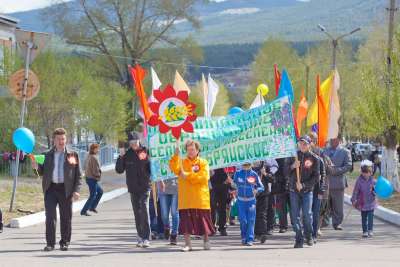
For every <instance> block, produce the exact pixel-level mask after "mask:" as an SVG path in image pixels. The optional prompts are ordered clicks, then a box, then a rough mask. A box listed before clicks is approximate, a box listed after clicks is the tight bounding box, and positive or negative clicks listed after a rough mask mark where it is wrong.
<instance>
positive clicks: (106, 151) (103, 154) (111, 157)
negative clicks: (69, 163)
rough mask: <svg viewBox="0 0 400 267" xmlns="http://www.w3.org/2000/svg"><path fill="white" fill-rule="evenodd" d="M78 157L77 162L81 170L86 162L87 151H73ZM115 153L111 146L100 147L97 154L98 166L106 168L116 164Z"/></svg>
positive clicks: (115, 150)
mask: <svg viewBox="0 0 400 267" xmlns="http://www.w3.org/2000/svg"><path fill="white" fill-rule="evenodd" d="M75 151H76V152H77V153H78V155H79V161H80V164H81V168H84V164H85V161H86V157H87V155H88V154H89V152H88V151H86V150H75ZM116 152H117V149H116V148H115V147H113V146H112V145H105V146H102V147H100V152H99V162H100V166H106V165H110V164H113V163H115V162H116V160H117V159H116V157H115V155H116Z"/></svg>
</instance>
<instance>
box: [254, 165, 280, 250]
mask: <svg viewBox="0 0 400 267" xmlns="http://www.w3.org/2000/svg"><path fill="white" fill-rule="evenodd" d="M253 170H254V171H255V172H257V174H258V175H259V177H260V178H261V182H262V184H263V186H264V192H262V193H260V194H258V195H257V201H256V222H255V227H254V234H255V235H256V237H257V238H258V239H259V240H260V242H261V243H262V244H263V243H265V241H266V240H267V235H271V234H272V230H273V228H274V220H275V212H274V210H273V207H272V205H273V203H272V202H273V195H272V192H271V191H272V184H273V183H274V180H275V177H274V175H275V173H276V172H277V171H278V163H277V162H276V160H275V159H269V160H266V161H261V162H260V163H259V164H256V165H254V166H253Z"/></svg>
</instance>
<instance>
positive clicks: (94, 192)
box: [81, 177, 103, 214]
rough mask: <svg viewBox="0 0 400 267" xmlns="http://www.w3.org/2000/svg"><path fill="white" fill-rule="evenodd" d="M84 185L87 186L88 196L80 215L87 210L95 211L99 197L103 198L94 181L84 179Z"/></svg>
mask: <svg viewBox="0 0 400 267" xmlns="http://www.w3.org/2000/svg"><path fill="white" fill-rule="evenodd" d="M86 183H87V185H88V186H89V191H90V195H89V198H88V200H87V201H86V203H85V206H83V208H82V210H81V214H83V213H86V212H87V211H88V210H94V209H96V208H97V205H98V204H99V201H100V199H101V197H102V196H103V189H102V188H101V186H100V184H99V183H98V181H97V180H96V179H94V178H90V177H86Z"/></svg>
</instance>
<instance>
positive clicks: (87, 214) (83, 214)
mask: <svg viewBox="0 0 400 267" xmlns="http://www.w3.org/2000/svg"><path fill="white" fill-rule="evenodd" d="M81 216H92V215H90V214H89V213H87V212H85V213H81Z"/></svg>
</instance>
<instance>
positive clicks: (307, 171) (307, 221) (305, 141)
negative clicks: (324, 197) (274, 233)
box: [289, 135, 320, 248]
mask: <svg viewBox="0 0 400 267" xmlns="http://www.w3.org/2000/svg"><path fill="white" fill-rule="evenodd" d="M310 144H311V138H310V137H309V136H307V135H306V136H303V137H301V138H300V139H299V142H298V146H299V151H298V152H297V158H296V159H295V161H294V163H293V164H292V165H291V169H292V172H291V175H290V179H289V190H290V212H291V218H292V224H293V230H294V232H295V233H296V238H295V240H296V241H295V244H294V248H302V247H303V243H304V238H305V240H306V243H307V245H308V246H312V245H313V240H312V200H313V190H314V186H315V184H316V183H317V182H318V181H319V175H320V173H319V159H318V157H317V156H316V155H315V154H314V153H312V152H311V150H310V149H311V146H310ZM297 168H298V169H299V175H300V177H299V178H300V183H301V184H300V185H297V180H298V177H297V173H296V169H297ZM300 214H302V215H303V220H302V221H303V222H302V223H301V219H300Z"/></svg>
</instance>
